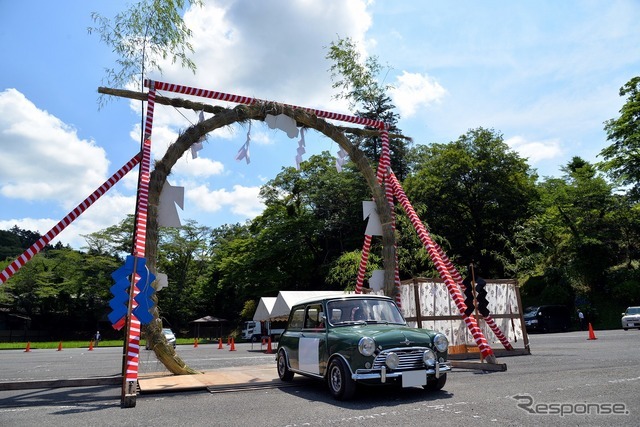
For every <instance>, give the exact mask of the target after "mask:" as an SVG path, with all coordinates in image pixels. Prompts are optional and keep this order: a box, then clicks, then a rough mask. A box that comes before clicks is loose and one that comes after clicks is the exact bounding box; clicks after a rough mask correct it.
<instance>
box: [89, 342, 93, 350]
mask: <svg viewBox="0 0 640 427" xmlns="http://www.w3.org/2000/svg"><path fill="white" fill-rule="evenodd" d="M89 351H93V340H91V341H89Z"/></svg>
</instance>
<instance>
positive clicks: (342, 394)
mask: <svg viewBox="0 0 640 427" xmlns="http://www.w3.org/2000/svg"><path fill="white" fill-rule="evenodd" d="M327 385H328V386H329V392H331V395H332V396H333V397H334V399H337V400H349V399H351V398H352V397H353V395H354V394H355V391H356V383H355V381H353V379H352V378H351V375H349V368H347V366H346V364H345V363H344V361H343V360H342V359H340V358H339V357H336V358H335V359H333V360H332V361H331V363H330V364H329V371H328V374H327Z"/></svg>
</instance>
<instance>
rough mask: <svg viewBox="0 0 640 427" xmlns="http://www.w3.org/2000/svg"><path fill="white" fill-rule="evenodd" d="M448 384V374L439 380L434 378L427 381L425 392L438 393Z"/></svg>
mask: <svg viewBox="0 0 640 427" xmlns="http://www.w3.org/2000/svg"><path fill="white" fill-rule="evenodd" d="M446 382H447V374H442V375H440V378H438V379H435V378H434V379H429V380H427V384H426V385H424V386H422V387H423V388H424V389H425V390H429V391H438V390H442V387H444V385H445V384H446Z"/></svg>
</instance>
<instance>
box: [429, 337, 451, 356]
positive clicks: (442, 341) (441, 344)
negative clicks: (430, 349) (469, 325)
mask: <svg viewBox="0 0 640 427" xmlns="http://www.w3.org/2000/svg"><path fill="white" fill-rule="evenodd" d="M433 345H434V346H435V347H436V350H438V351H439V352H440V353H443V352H445V351H447V349H448V348H449V340H448V339H447V337H445V336H444V335H442V334H436V336H435V337H433Z"/></svg>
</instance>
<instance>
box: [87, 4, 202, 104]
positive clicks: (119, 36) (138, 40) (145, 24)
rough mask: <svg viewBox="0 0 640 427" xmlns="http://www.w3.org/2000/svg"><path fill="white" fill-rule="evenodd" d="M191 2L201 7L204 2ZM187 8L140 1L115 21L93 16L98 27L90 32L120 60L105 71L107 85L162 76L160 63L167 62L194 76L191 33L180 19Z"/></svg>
mask: <svg viewBox="0 0 640 427" xmlns="http://www.w3.org/2000/svg"><path fill="white" fill-rule="evenodd" d="M188 2H189V4H190V5H201V0H188ZM184 8H185V1H184V0H140V1H138V2H137V3H135V4H133V5H130V6H129V7H128V9H126V10H125V11H123V12H120V13H118V14H117V15H116V16H115V17H113V18H112V19H109V18H107V17H105V16H103V15H100V14H99V13H97V12H93V13H92V14H91V18H92V19H93V22H94V23H95V24H96V26H95V27H89V28H87V31H88V32H89V34H92V33H97V34H98V35H99V36H100V41H102V42H103V43H105V44H106V45H107V46H109V47H111V48H112V49H113V52H114V53H115V54H116V56H117V59H116V66H115V67H110V68H106V69H105V72H106V76H105V84H107V85H109V86H115V87H125V86H126V85H128V84H130V83H141V81H142V79H143V78H144V77H145V75H146V73H149V72H153V71H158V72H160V73H162V67H161V61H163V60H166V59H170V60H171V63H172V64H173V63H176V62H179V63H180V65H181V66H182V67H183V68H187V69H189V70H191V71H193V72H194V73H195V71H196V64H195V63H194V62H193V61H192V60H191V59H190V58H189V54H190V53H193V47H192V46H191V44H190V43H189V39H190V38H191V35H192V32H191V30H190V29H189V28H188V27H187V26H186V24H185V23H184V21H183V20H182V15H181V12H182V11H183V10H184ZM140 88H141V87H140ZM101 99H102V98H101Z"/></svg>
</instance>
